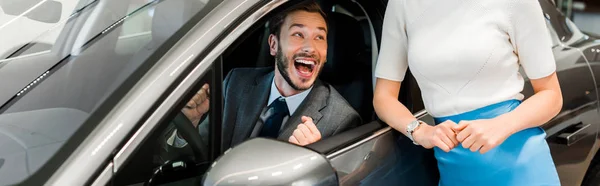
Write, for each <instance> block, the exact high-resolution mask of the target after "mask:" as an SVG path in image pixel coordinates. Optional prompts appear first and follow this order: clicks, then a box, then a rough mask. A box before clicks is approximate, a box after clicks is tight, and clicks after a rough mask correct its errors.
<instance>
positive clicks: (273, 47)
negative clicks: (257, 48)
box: [269, 34, 279, 56]
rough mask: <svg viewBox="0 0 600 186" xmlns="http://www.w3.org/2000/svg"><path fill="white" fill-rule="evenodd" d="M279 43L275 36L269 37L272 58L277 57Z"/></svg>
mask: <svg viewBox="0 0 600 186" xmlns="http://www.w3.org/2000/svg"><path fill="white" fill-rule="evenodd" d="M278 42H279V40H278V39H277V36H275V35H273V34H271V35H269V51H270V53H271V55H272V56H275V55H277V49H278V48H277V46H279V43H278Z"/></svg>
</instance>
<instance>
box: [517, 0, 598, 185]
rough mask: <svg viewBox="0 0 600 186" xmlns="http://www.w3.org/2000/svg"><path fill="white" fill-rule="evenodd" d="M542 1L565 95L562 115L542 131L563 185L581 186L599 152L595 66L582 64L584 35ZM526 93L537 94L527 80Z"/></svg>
mask: <svg viewBox="0 0 600 186" xmlns="http://www.w3.org/2000/svg"><path fill="white" fill-rule="evenodd" d="M539 2H540V4H541V5H542V8H543V10H544V13H545V17H546V20H547V26H548V30H549V32H550V33H551V37H552V38H551V39H552V40H553V44H554V46H553V48H552V50H553V52H554V57H555V59H556V66H557V72H556V74H557V76H558V80H559V83H560V86H561V89H562V94H563V108H562V109H561V112H560V113H559V114H558V116H556V117H555V118H554V119H552V120H551V121H549V122H548V123H546V124H544V125H543V126H542V128H543V129H544V130H545V131H546V134H547V138H546V139H547V141H548V144H549V146H550V151H551V153H552V157H553V159H554V163H555V165H556V168H557V171H558V174H559V177H560V180H561V184H562V185H581V183H582V180H583V178H584V176H585V174H586V171H587V169H588V167H589V165H590V162H591V160H592V159H593V158H594V156H595V154H596V151H597V149H598V147H597V145H596V144H598V139H596V135H597V132H598V127H600V115H599V114H598V97H597V96H598V95H597V88H596V87H597V84H596V82H595V81H594V74H593V73H592V71H591V69H592V68H591V66H590V65H591V64H589V63H587V62H585V60H583V61H582V58H584V57H585V56H584V55H583V53H582V52H581V51H582V47H581V46H580V45H581V42H584V43H585V39H583V38H585V37H584V35H582V33H581V31H579V30H578V29H577V28H576V27H573V25H572V24H570V20H568V19H567V18H565V17H564V16H563V15H562V14H561V13H560V12H558V11H557V9H556V7H555V6H553V4H552V2H550V1H548V0H540V1H539ZM582 39H583V40H582ZM583 49H585V48H583ZM523 93H524V95H525V97H526V98H528V97H530V96H531V95H532V94H533V89H532V87H531V83H530V82H529V81H526V83H525V89H524V92H523Z"/></svg>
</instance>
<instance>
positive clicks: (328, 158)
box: [0, 0, 600, 186]
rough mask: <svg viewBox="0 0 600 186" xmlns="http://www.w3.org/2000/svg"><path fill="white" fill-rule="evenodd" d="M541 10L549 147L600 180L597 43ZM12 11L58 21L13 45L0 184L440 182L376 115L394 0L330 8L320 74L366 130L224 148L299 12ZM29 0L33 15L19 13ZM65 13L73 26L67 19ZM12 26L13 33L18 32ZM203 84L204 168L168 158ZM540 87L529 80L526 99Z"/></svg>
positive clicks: (423, 154) (565, 164)
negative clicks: (228, 114) (286, 23)
mask: <svg viewBox="0 0 600 186" xmlns="http://www.w3.org/2000/svg"><path fill="white" fill-rule="evenodd" d="M539 1H540V3H541V5H542V7H543V9H544V15H543V16H544V17H545V18H546V20H547V26H548V31H549V32H550V33H551V35H552V40H553V44H554V46H553V51H554V55H555V58H556V64H557V74H558V78H559V81H560V85H561V88H562V90H563V96H564V104H563V108H562V111H561V112H560V114H559V115H558V116H556V117H555V118H554V119H553V120H551V121H550V122H548V123H546V124H545V125H543V128H544V129H545V130H546V133H547V134H548V135H547V141H548V142H549V144H550V148H551V152H552V156H553V158H554V162H555V164H556V166H557V170H558V172H559V176H560V179H561V183H562V185H594V186H595V185H600V156H599V155H597V151H598V149H599V146H598V145H599V144H600V143H599V140H600V138H599V137H598V135H597V134H598V130H599V127H600V114H599V111H598V104H599V103H598V91H597V87H598V86H597V83H596V82H597V81H599V80H600V66H599V64H600V38H595V37H593V36H589V35H588V34H585V33H583V32H581V31H580V30H579V29H578V28H577V27H576V26H575V25H574V24H573V23H572V22H571V21H570V20H569V19H567V18H565V17H564V16H563V15H562V14H561V13H560V12H559V11H557V9H556V6H555V5H554V4H553V3H552V2H551V1H550V0H539ZM0 2H2V3H0V8H2V9H3V10H4V9H8V8H7V7H9V8H10V9H11V10H12V11H8V12H7V11H4V12H5V13H6V14H10V15H13V14H14V15H15V16H18V15H21V14H22V15H25V17H27V19H30V20H36V21H41V22H44V23H53V24H55V25H50V26H49V27H48V25H43V26H44V27H39V29H40V30H38V31H39V34H38V35H36V36H32V37H31V38H25V39H26V40H29V42H26V43H16V44H14V43H13V44H11V45H10V46H9V45H4V46H5V47H2V48H1V49H2V50H4V51H0V57H2V59H0V87H2V89H0V185H7V184H11V185H12V184H21V185H42V184H48V185H132V184H136V185H137V184H144V183H145V184H149V185H155V184H165V183H172V184H178V183H181V184H203V185H296V184H297V185H336V184H341V185H437V181H438V178H439V175H438V172H437V168H436V161H435V159H434V157H433V152H432V151H431V150H425V149H423V148H421V147H420V146H415V145H412V143H411V142H410V140H408V139H407V138H405V137H404V136H402V135H401V134H400V133H398V132H396V131H394V130H393V129H391V128H390V127H388V126H387V125H386V124H385V123H383V122H381V121H380V120H378V119H377V117H376V114H375V113H374V111H373V107H372V97H373V88H374V84H373V82H374V79H373V75H372V74H373V71H374V67H375V65H376V59H377V54H378V51H379V49H378V47H379V44H380V42H381V27H382V23H383V15H384V12H385V8H386V5H387V1H386V0H323V1H319V2H320V4H321V5H322V7H323V9H324V10H325V11H326V13H327V14H328V16H327V19H328V21H329V30H330V31H329V36H328V43H329V49H328V60H327V61H328V63H327V64H326V65H325V67H324V69H323V73H322V75H321V79H322V80H323V81H325V82H328V83H329V84H331V85H333V86H334V87H335V88H336V90H338V92H339V93H340V94H341V95H342V96H343V97H344V98H345V99H346V100H347V101H348V103H350V105H352V106H353V107H354V109H355V110H357V111H358V112H359V114H360V115H361V117H362V119H363V122H364V123H363V124H362V125H360V126H358V127H357V128H354V129H351V130H349V131H346V132H344V133H341V134H339V135H336V136H333V137H330V138H327V139H323V140H321V141H319V142H317V143H315V144H311V145H309V146H307V147H299V146H295V145H292V144H288V143H285V142H279V141H275V140H270V139H263V138H256V139H250V140H248V141H247V142H245V143H242V144H240V145H238V146H235V147H233V148H232V149H222V147H221V146H220V144H221V140H222V139H223V138H224V136H222V135H223V133H222V132H221V131H222V130H227V128H222V127H221V126H222V123H221V116H222V114H223V113H222V108H223V104H222V99H223V95H222V91H221V90H222V87H223V84H222V82H223V77H225V76H226V75H227V74H228V73H229V72H230V70H231V69H233V68H238V67H266V66H273V59H272V57H271V56H270V55H269V54H268V52H267V51H268V46H267V43H266V38H267V37H268V33H269V32H268V30H267V28H268V26H267V25H268V20H269V18H271V17H272V16H274V15H275V14H277V13H279V12H282V11H283V10H284V9H285V8H287V7H290V6H292V5H294V4H297V3H300V2H302V1H300V0H274V1H269V0H231V1H230V0H79V1H76V2H73V1H72V2H73V3H75V4H73V5H66V4H65V3H66V2H62V4H61V3H58V4H57V3H56V2H58V1H41V0H27V1H21V0H0ZM7 2H9V3H7ZM23 2H28V3H29V4H22V6H19V8H21V10H22V11H21V12H19V10H18V8H16V9H15V8H14V7H15V6H14V5H15V4H14V3H23ZM40 2H41V4H40ZM43 2H52V3H51V4H48V5H45V4H44V3H43ZM10 3H12V4H11V5H8V4H10ZM38 4H39V5H38ZM23 7H26V8H23ZM32 7H33V8H32ZM36 7H37V8H36ZM59 7H60V8H59ZM68 7H71V8H68ZM30 10H32V11H30ZM71 10H73V11H72V13H71V12H70V11H71ZM26 11H29V13H27V12H26ZM62 11H69V13H68V15H69V16H59V17H58V18H56V15H61V14H56V13H57V12H59V13H62ZM31 12H34V13H31ZM19 13H21V14H19ZM38 14H42V15H44V14H47V16H46V17H44V16H41V17H40V16H37V15H38ZM19 19H25V18H23V17H21V18H19ZM11 20H12V19H11ZM7 23H10V22H6V23H0V24H1V25H7V26H2V27H0V32H2V31H5V32H7V31H6V30H11V29H10V28H11V24H7ZM36 28H38V27H34V29H36ZM18 31H19V29H12V31H11V32H9V33H4V32H2V33H3V34H2V36H1V37H19V33H18ZM33 35H35V34H33ZM23 37H25V36H23ZM44 38H50V39H44ZM17 39H22V38H15V40H17ZM22 40H23V39H22ZM49 41H50V42H49ZM540 47H543V46H540ZM205 83H208V84H210V86H211V88H212V91H211V94H210V100H211V105H210V110H211V112H210V114H209V118H210V124H209V130H210V132H209V133H208V134H204V135H207V136H201V137H203V138H207V139H209V144H210V145H209V148H208V149H205V148H201V147H198V146H194V145H193V143H190V144H191V146H192V149H193V150H194V153H195V155H196V156H198V157H199V156H205V157H206V158H192V159H168V160H165V159H160V158H159V154H158V153H159V151H160V148H161V147H160V145H159V141H158V140H157V139H161V137H162V133H163V131H164V130H165V129H166V127H167V125H168V123H169V121H171V120H173V119H174V118H175V117H176V115H177V112H179V110H181V108H182V107H183V106H184V105H185V102H187V100H189V99H190V98H191V97H192V96H193V95H194V93H195V92H196V91H197V90H198V89H199V88H200V87H201V86H202V85H203V84H205ZM402 87H403V88H402V91H401V93H400V96H399V98H398V99H399V100H400V101H401V102H402V103H404V104H405V105H406V106H407V107H408V108H409V109H410V110H411V111H412V112H413V113H415V115H416V116H417V117H419V118H421V119H422V120H425V121H428V123H433V122H431V120H432V118H431V116H429V115H428V114H427V112H426V111H425V110H424V107H423V103H422V100H421V95H420V92H419V89H418V86H417V84H416V82H415V80H414V78H412V76H411V75H410V72H409V74H408V75H407V79H406V81H404V82H402ZM532 92H533V91H532V88H531V85H530V84H526V88H525V92H524V94H525V95H526V96H527V97H528V96H531V95H532ZM198 135H201V134H198ZM197 137H198V136H195V137H192V138H190V139H186V140H187V141H190V142H193V141H194V139H196V138H197ZM184 138H185V136H184ZM201 159H202V160H203V161H200V160H201Z"/></svg>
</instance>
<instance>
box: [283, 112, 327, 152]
mask: <svg viewBox="0 0 600 186" xmlns="http://www.w3.org/2000/svg"><path fill="white" fill-rule="evenodd" d="M319 140H321V132H319V129H317V126H316V125H315V123H313V120H312V118H310V117H307V116H302V123H301V124H299V125H298V127H297V128H296V130H294V134H292V136H290V139H289V140H288V141H289V142H290V143H293V144H296V145H300V146H305V145H308V144H311V143H314V142H317V141H319Z"/></svg>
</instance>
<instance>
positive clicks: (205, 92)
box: [181, 84, 210, 127]
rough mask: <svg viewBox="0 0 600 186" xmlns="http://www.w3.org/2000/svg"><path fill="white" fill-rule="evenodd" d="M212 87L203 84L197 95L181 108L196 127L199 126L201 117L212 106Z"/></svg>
mask: <svg viewBox="0 0 600 186" xmlns="http://www.w3.org/2000/svg"><path fill="white" fill-rule="evenodd" d="M209 99H210V87H209V86H208V84H204V85H202V88H200V90H198V92H197V93H196V95H194V97H192V99H191V100H190V101H188V102H187V104H186V105H185V107H184V108H183V109H182V110H181V111H182V112H183V114H184V115H185V116H186V117H187V118H188V119H189V120H190V121H191V122H192V124H193V125H194V127H198V123H200V118H202V115H204V114H206V112H208V109H209V107H210V101H209Z"/></svg>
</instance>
